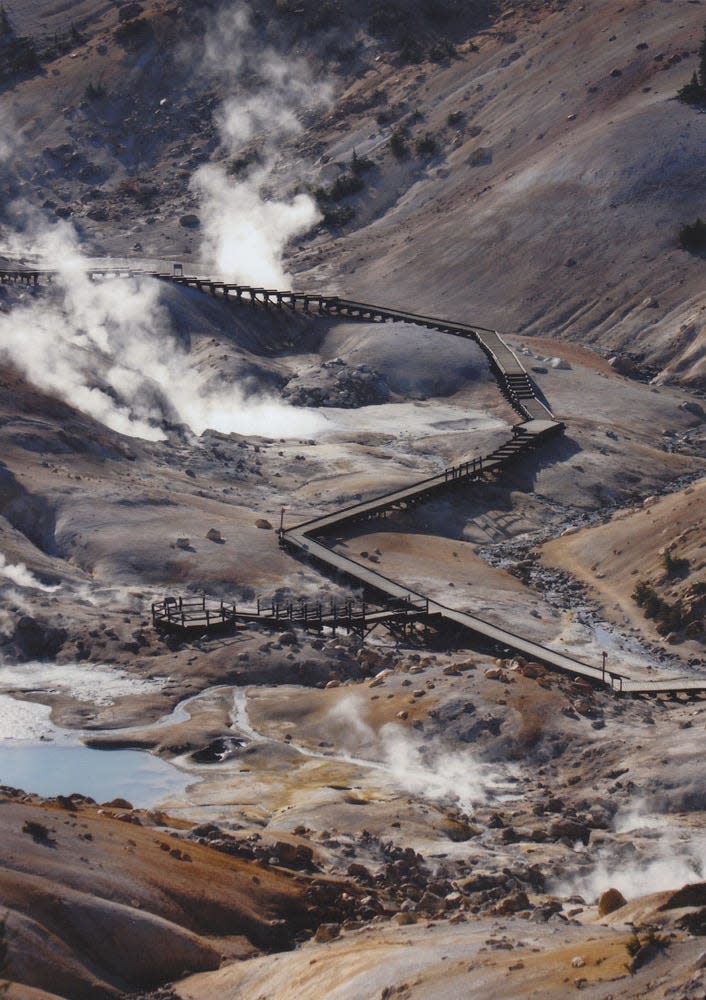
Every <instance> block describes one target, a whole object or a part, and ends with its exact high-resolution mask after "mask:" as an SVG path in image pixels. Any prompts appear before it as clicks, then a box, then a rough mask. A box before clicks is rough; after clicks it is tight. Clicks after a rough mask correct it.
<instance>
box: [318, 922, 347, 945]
mask: <svg viewBox="0 0 706 1000" xmlns="http://www.w3.org/2000/svg"><path fill="white" fill-rule="evenodd" d="M340 933H341V925H340V924H319V926H318V927H317V928H316V935H315V937H314V940H315V941H318V943H319V944H325V943H327V942H328V941H333V940H334V939H335V938H337V937H338V935H339V934H340Z"/></svg>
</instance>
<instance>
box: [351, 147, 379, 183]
mask: <svg viewBox="0 0 706 1000" xmlns="http://www.w3.org/2000/svg"><path fill="white" fill-rule="evenodd" d="M374 166H375V164H374V163H373V161H372V160H371V159H370V157H369V156H358V154H357V153H356V151H355V150H353V156H352V158H351V173H352V174H353V176H354V177H361V176H362V175H363V174H367V172H368V171H369V170H372V169H373V167H374Z"/></svg>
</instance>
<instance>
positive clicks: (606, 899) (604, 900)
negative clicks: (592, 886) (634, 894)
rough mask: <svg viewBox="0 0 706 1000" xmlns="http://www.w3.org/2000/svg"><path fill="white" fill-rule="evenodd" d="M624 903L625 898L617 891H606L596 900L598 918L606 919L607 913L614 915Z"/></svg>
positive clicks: (625, 901)
mask: <svg viewBox="0 0 706 1000" xmlns="http://www.w3.org/2000/svg"><path fill="white" fill-rule="evenodd" d="M626 903H627V900H626V898H625V896H623V894H622V892H620V891H619V890H618V889H606V890H605V892H603V893H601V897H600V899H599V900H598V916H599V917H606V916H607V915H608V914H609V913H615V911H616V910H619V909H620V907H621V906H625V904H626Z"/></svg>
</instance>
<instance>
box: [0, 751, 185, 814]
mask: <svg viewBox="0 0 706 1000" xmlns="http://www.w3.org/2000/svg"><path fill="white" fill-rule="evenodd" d="M193 780H194V778H193V776H190V775H188V774H184V773H183V772H182V771H179V770H178V768H176V767H174V766H173V765H172V764H169V763H168V762H167V761H165V760H161V759H160V758H159V757H155V756H153V755H152V754H150V753H146V752H145V751H144V750H93V749H91V748H89V747H85V746H83V744H69V745H67V744H61V743H55V742H49V741H47V742H45V743H20V742H14V741H6V742H2V743H0V784H2V785H11V786H13V787H15V788H23V789H24V790H25V791H28V792H36V793H37V794H38V795H43V796H47V797H50V796H54V795H70V794H71V793H72V792H80V793H81V794H82V795H90V796H91V798H93V799H95V800H96V802H108V801H110V800H111V799H115V798H124V799H128V801H129V802H131V803H132V804H133V805H134V806H140V807H142V808H147V807H150V806H155V805H157V804H158V803H160V802H161V801H163V800H165V799H167V798H170V797H171V796H173V795H180V794H181V793H182V792H183V791H184V789H185V788H186V786H187V785H189V784H191V783H193Z"/></svg>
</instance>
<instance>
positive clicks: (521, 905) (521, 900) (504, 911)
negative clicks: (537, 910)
mask: <svg viewBox="0 0 706 1000" xmlns="http://www.w3.org/2000/svg"><path fill="white" fill-rule="evenodd" d="M529 909H530V901H529V897H528V895H527V893H526V892H525V891H524V889H516V890H515V891H514V892H511V893H510V894H509V895H507V896H506V897H505V898H504V899H501V900H500V902H499V903H498V905H497V906H496V907H495V912H496V913H497V914H499V915H501V916H505V915H509V914H511V913H520V912H521V911H522V910H529Z"/></svg>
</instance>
